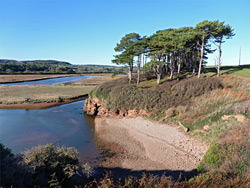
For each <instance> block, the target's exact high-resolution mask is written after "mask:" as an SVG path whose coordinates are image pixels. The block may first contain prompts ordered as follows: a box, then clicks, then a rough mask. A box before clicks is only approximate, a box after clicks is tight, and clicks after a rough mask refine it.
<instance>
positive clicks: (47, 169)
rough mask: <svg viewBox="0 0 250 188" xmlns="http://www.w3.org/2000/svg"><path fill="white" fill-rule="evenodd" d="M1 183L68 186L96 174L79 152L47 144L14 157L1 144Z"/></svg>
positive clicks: (27, 185)
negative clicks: (81, 162)
mask: <svg viewBox="0 0 250 188" xmlns="http://www.w3.org/2000/svg"><path fill="white" fill-rule="evenodd" d="M0 151H1V179H2V181H1V185H0V186H3V187H10V186H14V187H34V186H36V187H37V186H38V187H40V186H41V187H48V186H49V185H50V186H69V185H72V184H74V183H75V182H78V183H79V182H80V183H83V182H85V181H86V178H85V177H87V178H89V177H90V176H92V175H93V172H94V170H93V168H91V166H89V165H88V164H83V165H81V164H80V163H79V159H78V151H77V150H76V149H74V148H65V147H59V146H56V147H55V146H53V145H52V144H47V145H44V146H37V147H34V148H32V149H31V150H28V151H25V152H23V153H22V154H21V155H19V156H14V155H13V154H12V153H11V152H10V150H9V149H7V148H5V147H4V146H3V145H2V144H0Z"/></svg>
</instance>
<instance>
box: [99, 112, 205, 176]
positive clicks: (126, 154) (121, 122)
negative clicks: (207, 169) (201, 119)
mask: <svg viewBox="0 0 250 188" xmlns="http://www.w3.org/2000/svg"><path fill="white" fill-rule="evenodd" d="M95 135H96V141H97V146H99V147H100V148H105V149H108V150H109V151H110V152H111V153H115V155H114V156H113V157H111V158H107V159H106V160H105V161H104V162H103V163H102V168H108V169H117V168H119V169H127V170H130V171H166V172H167V171H168V172H170V171H171V172H177V171H178V172H180V173H183V172H184V173H185V172H194V171H195V169H196V167H197V166H198V164H199V162H200V161H201V160H202V158H203V156H204V154H205V152H206V151H207V149H208V147H209V146H208V144H206V143H202V142H201V141H197V140H196V139H194V138H191V137H190V136H188V135H187V134H186V133H184V132H182V131H180V127H179V128H178V127H175V126H170V125H166V124H162V123H159V122H156V121H152V120H148V119H144V118H141V117H137V118H116V117H115V118H107V117H96V118H95Z"/></svg>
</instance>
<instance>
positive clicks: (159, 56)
mask: <svg viewBox="0 0 250 188" xmlns="http://www.w3.org/2000/svg"><path fill="white" fill-rule="evenodd" d="M234 35H235V34H234V32H233V29H232V27H231V26H230V25H226V24H225V22H219V21H218V20H217V21H207V20H205V21H202V22H200V23H198V24H197V25H196V26H195V27H194V28H193V27H181V28H179V29H166V30H160V31H157V32H156V33H155V34H153V35H151V36H149V37H146V36H144V37H141V36H140V35H139V34H137V33H129V34H126V35H125V36H124V37H122V39H121V40H120V43H118V44H117V45H116V47H115V51H116V52H119V54H118V55H115V56H114V57H115V59H114V60H112V61H113V63H116V64H126V65H128V68H129V71H128V78H129V81H131V79H132V71H133V68H134V63H135V60H137V61H136V62H137V84H138V83H139V79H140V68H141V66H143V69H148V70H151V71H153V72H154V73H155V74H156V75H157V83H160V79H161V75H162V73H163V72H165V73H169V75H170V79H173V75H174V73H177V79H178V78H179V76H180V74H181V71H182V70H184V69H185V70H186V71H190V72H192V73H193V74H195V73H197V75H198V78H199V77H200V74H201V70H202V67H203V65H204V64H205V60H206V59H207V57H206V55H207V54H208V53H213V52H214V51H216V49H214V50H213V49H211V43H214V44H215V45H216V46H217V48H218V51H219V54H218V58H217V59H216V68H217V75H218V76H219V75H220V66H221V54H222V49H221V44H222V43H224V42H225V39H230V38H232V37H233V36H234ZM147 59H149V60H150V61H149V62H147Z"/></svg>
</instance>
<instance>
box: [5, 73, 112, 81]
mask: <svg viewBox="0 0 250 188" xmlns="http://www.w3.org/2000/svg"><path fill="white" fill-rule="evenodd" d="M36 75H39V76H40V75H41V74H28V75H25V74H17V75H7V74H6V75H0V79H3V78H4V76H8V77H9V76H36ZM102 75H103V76H106V75H112V73H103V74H102V73H100V74H98V73H95V74H69V75H67V74H62V75H56V74H51V75H41V76H44V77H45V78H35V79H27V80H16V81H6V82H3V81H1V80H0V84H11V83H22V82H33V81H39V80H48V79H53V78H62V77H73V76H102ZM46 76H48V77H46ZM1 77H3V78H1Z"/></svg>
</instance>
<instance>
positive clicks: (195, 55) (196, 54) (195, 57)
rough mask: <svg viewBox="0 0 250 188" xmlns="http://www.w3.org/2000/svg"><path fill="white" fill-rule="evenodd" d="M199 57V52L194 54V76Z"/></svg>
mask: <svg viewBox="0 0 250 188" xmlns="http://www.w3.org/2000/svg"><path fill="white" fill-rule="evenodd" d="M197 56H198V53H197V52H194V58H193V73H192V74H193V76H194V75H195V70H196V63H197Z"/></svg>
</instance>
